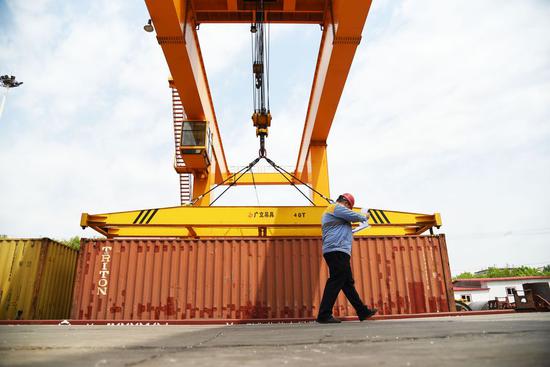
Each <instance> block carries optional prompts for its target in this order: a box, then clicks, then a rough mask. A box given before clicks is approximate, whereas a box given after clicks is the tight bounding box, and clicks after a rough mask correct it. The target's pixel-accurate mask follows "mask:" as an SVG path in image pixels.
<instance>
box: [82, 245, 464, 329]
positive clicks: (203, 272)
mask: <svg viewBox="0 0 550 367" xmlns="http://www.w3.org/2000/svg"><path fill="white" fill-rule="evenodd" d="M81 245H82V250H81V253H80V255H79V256H80V257H79V260H78V268H77V276H76V283H75V290H74V299H73V308H72V318H73V319H85V320H183V319H272V318H313V317H315V316H316V314H317V311H318V307H319V302H320V298H321V295H322V292H323V288H324V285H325V281H326V279H327V276H328V269H327V267H326V264H325V263H324V261H323V260H322V253H321V239H320V238H317V237H301V238H300V237H292V238H265V237H263V238H262V237H254V238H211V239H115V240H97V239H83V240H82V243H81ZM352 266H353V271H354V277H355V282H356V288H357V290H358V292H359V294H360V295H361V297H362V298H363V300H364V301H365V302H366V303H367V304H368V305H369V306H375V307H377V308H378V309H379V310H380V313H381V314H384V315H390V314H412V313H425V312H448V311H455V308H454V299H453V296H452V284H451V276H450V270H449V262H448V257H447V248H446V244H445V237H444V235H438V236H407V237H357V238H355V241H354V244H353V255H352ZM334 314H335V315H336V316H354V315H355V312H354V310H353V308H352V307H351V305H350V304H349V303H348V302H347V300H345V298H344V296H343V295H342V294H341V295H340V296H339V298H338V301H337V304H336V306H335V310H334Z"/></svg>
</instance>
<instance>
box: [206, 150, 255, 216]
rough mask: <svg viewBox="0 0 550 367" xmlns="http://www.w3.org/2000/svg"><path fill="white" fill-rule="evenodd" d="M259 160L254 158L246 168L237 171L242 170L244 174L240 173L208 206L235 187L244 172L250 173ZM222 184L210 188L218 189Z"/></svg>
mask: <svg viewBox="0 0 550 367" xmlns="http://www.w3.org/2000/svg"><path fill="white" fill-rule="evenodd" d="M260 159H261V157H258V158H256V159H254V160H253V161H252V162H250V163H249V164H248V166H246V167H244V168H243V169H241V170H240V171H239V173H240V172H242V171H243V170H244V172H242V173H241V174H240V176H239V177H237V178H236V179H235V180H234V181H233V182H231V183H230V184H229V185H228V186H227V187H226V188H225V190H223V191H222V192H221V193H220V194H219V195H218V196H217V197H216V198H215V199H214V200H212V202H211V203H210V204H209V205H208V206H212V205H213V204H214V203H215V202H216V201H218V199H219V198H220V197H221V196H222V195H223V194H225V193H226V192H227V190H229V189H230V188H232V187H233V185H235V184H236V183H237V181H239V180H240V179H241V177H243V176H244V174H245V173H246V172H248V171H250V170H251V169H252V167H254V166H255V165H256V163H258V162H259V161H260ZM237 174H238V173H236V174H234V175H233V176H236V175H237ZM224 182H225V181H224ZM222 184H223V182H222V183H220V184H218V185H216V186H215V187H214V188H212V190H214V189H215V188H216V187H218V186H220V185H222ZM212 190H210V191H212Z"/></svg>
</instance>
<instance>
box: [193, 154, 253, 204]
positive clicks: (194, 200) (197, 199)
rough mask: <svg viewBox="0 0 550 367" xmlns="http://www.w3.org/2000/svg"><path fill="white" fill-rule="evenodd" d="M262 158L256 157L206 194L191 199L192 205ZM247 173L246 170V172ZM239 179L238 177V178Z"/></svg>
mask: <svg viewBox="0 0 550 367" xmlns="http://www.w3.org/2000/svg"><path fill="white" fill-rule="evenodd" d="M259 160H260V159H259V158H256V159H255V160H254V161H252V162H251V163H250V164H249V165H248V166H244V167H243V168H242V169H240V170H239V171H238V172H236V173H234V174H232V175H231V176H229V177H228V178H226V179H225V180H223V181H222V182H220V183H219V184H217V185H215V186H214V187H212V188H211V189H210V190H208V191H207V192H205V193H204V194H201V195H199V196H197V197H196V198H194V199H193V200H191V205H194V204H195V203H196V202H197V201H199V200H200V199H202V198H203V197H204V196H205V195H208V194H209V193H210V192H212V191H213V190H215V189H217V188H218V187H219V186H221V185H223V184H224V183H226V182H227V181H229V180H231V179H233V178H235V176H237V175H238V174H239V173H241V172H242V171H244V170H249V169H250V168H249V167H250V165H252V166H254V165H255V164H256V163H258V161H259ZM245 173H246V172H245ZM240 177H241V176H239V178H240ZM237 180H238V179H237Z"/></svg>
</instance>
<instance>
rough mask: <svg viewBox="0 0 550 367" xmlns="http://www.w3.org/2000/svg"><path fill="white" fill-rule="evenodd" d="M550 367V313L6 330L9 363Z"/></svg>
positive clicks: (1, 344) (0, 360) (4, 351)
mask: <svg viewBox="0 0 550 367" xmlns="http://www.w3.org/2000/svg"><path fill="white" fill-rule="evenodd" d="M160 365H162V366H172V365H173V366H178V365H193V366H243V365H244V366H266V365H268V366H269V365H288V366H369V365H372V366H423V367H426V366H460V367H464V366H500V367H502V366H514V367H516V366H550V313H529V314H506V315H482V316H461V317H443V318H424V319H406V320H380V321H367V322H362V323H360V322H358V321H354V322H345V323H342V324H333V325H320V324H316V323H298V324H296V323H295V324H257V325H254V324H250V325H235V326H232V325H227V326H219V325H217V326H34V325H20V326H0V366H39V367H40V366H160Z"/></svg>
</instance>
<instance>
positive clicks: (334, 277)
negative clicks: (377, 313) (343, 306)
mask: <svg viewBox="0 0 550 367" xmlns="http://www.w3.org/2000/svg"><path fill="white" fill-rule="evenodd" d="M323 257H324V258H325V261H326V262H327V265H328V269H329V272H330V276H329V278H328V279H327V283H326V285H325V291H324V292H323V299H322V300H321V305H320V306H319V315H318V316H317V319H319V320H326V319H328V318H329V317H331V316H332V308H333V307H334V303H335V302H336V298H337V297H338V293H340V290H343V291H344V294H345V295H346V298H347V299H348V300H349V302H350V303H351V305H352V306H353V308H355V312H356V313H357V315H363V314H365V313H366V312H367V310H368V307H367V306H365V305H364V304H363V301H361V298H360V297H359V294H357V291H356V290H355V281H354V280H353V274H352V273H351V264H350V256H349V255H348V254H346V253H345V252H341V251H333V252H328V253H326V254H324V255H323Z"/></svg>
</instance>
